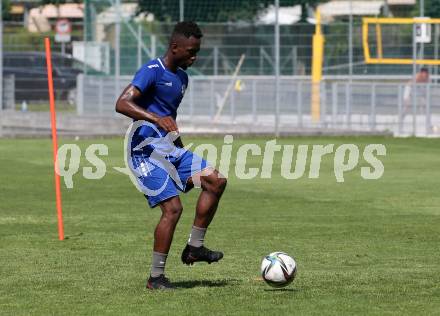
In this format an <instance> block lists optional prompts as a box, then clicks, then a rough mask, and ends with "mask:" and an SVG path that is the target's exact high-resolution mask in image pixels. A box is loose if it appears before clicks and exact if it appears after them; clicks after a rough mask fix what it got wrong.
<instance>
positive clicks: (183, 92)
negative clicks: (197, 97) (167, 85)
mask: <svg viewBox="0 0 440 316" xmlns="http://www.w3.org/2000/svg"><path fill="white" fill-rule="evenodd" d="M185 91H186V85H184V84H183V85H182V97H183V96H184V95H185Z"/></svg>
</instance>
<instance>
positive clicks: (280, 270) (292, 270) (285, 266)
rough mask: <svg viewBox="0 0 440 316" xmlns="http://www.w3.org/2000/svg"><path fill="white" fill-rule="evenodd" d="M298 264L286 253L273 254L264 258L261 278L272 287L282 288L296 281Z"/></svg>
mask: <svg viewBox="0 0 440 316" xmlns="http://www.w3.org/2000/svg"><path fill="white" fill-rule="evenodd" d="M295 275H296V262H295V260H294V259H293V258H292V257H290V256H289V255H288V254H286V253H284V252H280V251H278V252H272V253H271V254H269V255H267V256H265V257H264V258H263V262H262V263H261V276H262V277H263V279H264V281H266V283H267V284H269V285H270V286H273V287H276V288H281V287H285V286H287V285H289V284H290V283H292V281H293V280H294V279H295Z"/></svg>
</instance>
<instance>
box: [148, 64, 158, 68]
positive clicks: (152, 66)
mask: <svg viewBox="0 0 440 316" xmlns="http://www.w3.org/2000/svg"><path fill="white" fill-rule="evenodd" d="M147 67H148V68H150V69H151V68H155V67H157V68H159V65H158V64H152V65H150V66H147Z"/></svg>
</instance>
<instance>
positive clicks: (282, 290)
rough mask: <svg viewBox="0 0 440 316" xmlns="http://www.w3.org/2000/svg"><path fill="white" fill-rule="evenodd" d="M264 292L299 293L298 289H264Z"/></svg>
mask: <svg viewBox="0 0 440 316" xmlns="http://www.w3.org/2000/svg"><path fill="white" fill-rule="evenodd" d="M264 292H299V290H298V289H265V290H264Z"/></svg>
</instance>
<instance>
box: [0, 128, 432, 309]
mask: <svg viewBox="0 0 440 316" xmlns="http://www.w3.org/2000/svg"><path fill="white" fill-rule="evenodd" d="M185 141H186V143H188V142H190V141H194V142H195V143H208V142H211V143H213V144H215V145H217V146H220V145H221V144H222V138H221V137H218V138H216V139H185ZM265 141H266V139H263V138H259V139H245V138H242V139H236V141H235V142H234V144H235V145H240V144H242V143H245V142H252V143H257V144H260V145H264V143H265ZM279 142H280V143H283V144H295V145H298V144H310V145H312V144H330V143H334V144H342V143H355V144H358V145H359V146H360V148H363V147H364V146H365V145H366V144H369V143H382V144H385V145H386V147H387V156H386V157H381V160H382V161H383V164H384V166H385V173H384V176H383V177H382V178H381V179H379V180H364V179H362V178H361V176H360V167H357V168H356V169H355V170H354V171H352V172H349V173H348V174H346V176H345V180H346V181H345V182H344V183H336V180H335V176H334V174H333V158H332V157H333V156H327V157H326V158H325V159H324V160H323V163H322V165H321V176H320V178H319V179H308V178H306V177H303V178H301V179H299V180H286V179H284V178H282V177H281V176H280V175H279V174H280V172H279V170H280V163H281V157H280V154H279V153H277V154H276V155H275V158H276V164H275V165H274V171H273V173H274V177H273V178H272V179H261V178H256V179H254V180H240V179H237V178H236V177H235V176H234V175H233V172H231V174H230V175H229V183H228V188H227V191H226V192H225V194H224V197H223V199H222V202H221V206H220V208H219V211H218V214H217V216H216V218H215V219H214V222H213V224H212V226H211V227H210V229H209V232H208V234H207V240H206V242H207V245H208V246H209V247H212V248H216V249H221V250H223V251H224V252H225V258H224V259H223V260H222V262H221V263H219V264H212V265H203V264H201V265H195V266H193V267H187V266H184V265H182V264H181V263H180V259H179V256H180V251H181V250H182V248H183V246H184V244H185V242H186V239H187V237H188V233H189V230H190V227H191V222H192V219H193V215H194V204H195V201H196V199H197V196H198V192H197V191H196V190H193V191H192V192H191V193H189V194H187V195H184V196H182V200H183V203H184V208H185V209H184V213H183V215H182V218H181V221H180V223H179V224H178V227H177V230H176V233H175V236H174V242H173V246H172V248H171V251H170V255H169V259H168V264H167V274H168V276H169V277H170V279H171V280H172V281H174V282H175V283H176V284H177V285H178V286H180V287H181V289H179V290H177V291H174V292H169V293H163V292H155V293H151V292H148V291H147V290H146V289H145V287H144V286H145V278H146V276H147V274H148V271H149V263H150V256H151V248H152V232H153V230H154V227H155V224H156V223H157V221H158V218H159V210H158V209H153V210H151V209H149V208H148V207H147V205H146V201H145V200H144V198H143V197H142V195H141V194H140V193H138V192H137V191H136V190H135V188H134V187H133V185H132V184H131V182H130V180H129V179H128V177H126V176H124V175H122V174H120V173H118V172H116V171H115V170H113V168H112V167H114V166H118V167H122V166H123V158H122V140H121V139H111V140H108V139H106V140H101V139H97V140H87V141H83V140H80V141H74V140H69V139H64V140H63V141H62V142H61V143H77V144H78V145H79V146H80V148H81V150H82V152H83V157H82V161H81V164H82V166H89V165H90V164H89V163H88V162H87V161H86V160H85V159H84V152H85V149H86V148H87V146H88V145H89V144H91V143H105V144H106V145H108V147H109V155H108V156H107V157H103V160H104V161H105V162H106V164H107V173H106V175H105V177H104V178H103V179H101V180H85V179H83V177H82V174H81V173H82V169H80V172H79V173H78V174H76V175H75V176H74V178H73V180H74V188H73V189H70V190H67V189H65V188H63V207H64V223H65V232H66V236H68V239H66V240H65V241H58V240H57V227H56V211H55V203H54V193H53V174H52V167H51V157H52V153H51V143H50V141H49V140H35V139H32V140H0V175H1V176H0V184H1V191H0V192H1V193H0V194H1V198H0V258H1V261H0V314H5V315H86V314H87V315H92V314H95V315H102V314H113V315H138V314H139V315H153V312H154V315H167V314H176V315H197V314H204V315H210V314H219V315H230V314H243V315H261V314H271V315H287V314H288V315H293V314H295V315H323V314H326V315H357V314H362V315H364V314H368V315H384V314H390V315H391V314H395V315H429V314H432V315H433V314H438V311H439V310H440V288H439V284H440V265H439V262H440V252H439V244H440V229H439V227H440V216H439V215H440V195H439V184H440V140H434V139H392V138H380V137H379V138H284V139H281V140H280V141H279ZM234 148H235V149H237V146H236V147H234ZM309 159H310V157H309ZM248 161H249V164H248V166H250V167H258V166H261V161H262V160H261V157H250V158H249V159H248ZM309 165H310V164H309V163H308V164H307V166H309ZM360 165H363V166H365V165H366V163H365V162H363V161H361V164H360ZM231 170H234V169H231ZM306 171H307V170H306ZM278 250H282V251H285V252H287V253H289V254H291V255H292V256H293V257H295V259H296V260H297V263H298V274H297V279H296V280H295V281H294V283H293V284H292V285H291V286H289V287H288V288H286V289H285V290H281V291H276V290H272V289H271V288H270V287H269V286H267V285H266V284H265V283H264V282H263V281H261V280H260V278H259V265H260V261H261V258H262V257H263V256H264V255H265V254H267V253H269V252H272V251H278Z"/></svg>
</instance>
